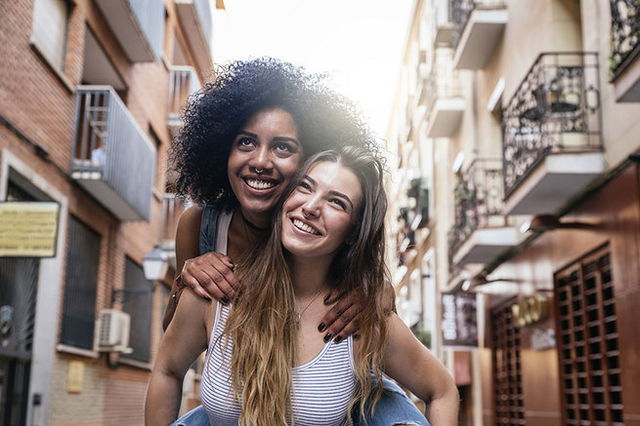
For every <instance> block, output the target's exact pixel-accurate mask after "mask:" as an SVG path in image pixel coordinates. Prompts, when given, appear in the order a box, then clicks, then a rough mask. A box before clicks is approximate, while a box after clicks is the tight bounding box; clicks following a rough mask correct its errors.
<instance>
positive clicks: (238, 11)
mask: <svg viewBox="0 0 640 426" xmlns="http://www.w3.org/2000/svg"><path fill="white" fill-rule="evenodd" d="M412 2H413V0H386V1H383V0H269V1H267V0H225V6H226V10H225V11H221V12H216V13H215V15H214V18H213V19H214V22H213V27H214V43H213V55H214V61H215V62H216V63H226V62H229V61H231V60H234V59H246V58H249V57H258V56H264V55H267V56H273V57H277V58H280V59H283V60H286V61H289V62H291V63H293V64H296V65H302V66H304V67H305V68H306V69H307V70H309V71H311V72H322V73H328V74H329V75H331V77H332V84H333V87H334V88H335V89H336V90H338V91H339V92H341V93H342V94H344V95H346V96H348V97H350V98H351V99H353V100H355V101H356V102H357V103H358V104H359V106H360V108H361V109H362V112H363V114H364V116H365V118H367V120H368V121H369V123H370V125H371V127H372V128H373V129H374V130H375V131H376V132H377V133H378V135H379V136H381V137H384V136H385V134H386V130H387V129H386V128H387V122H388V120H389V113H390V107H391V102H392V96H393V92H394V90H395V86H396V81H397V76H398V72H399V69H400V63H401V54H402V50H403V46H404V42H405V39H406V34H407V26H408V23H409V13H410V9H411V5H412Z"/></svg>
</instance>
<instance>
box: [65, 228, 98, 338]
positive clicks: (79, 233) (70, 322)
mask: <svg viewBox="0 0 640 426" xmlns="http://www.w3.org/2000/svg"><path fill="white" fill-rule="evenodd" d="M67 245H68V248H67V268H66V278H65V279H66V281H65V288H64V302H63V303H64V305H63V310H62V331H61V333H60V343H64V344H67V345H72V346H77V347H80V348H84V349H93V331H94V330H93V329H94V322H95V317H96V312H95V311H96V287H97V284H98V263H99V260H100V235H99V234H98V233H97V232H95V231H94V230H92V229H91V228H89V227H88V226H87V225H85V224H83V223H82V222H80V221H79V220H78V219H76V218H75V217H73V216H71V217H70V221H69V237H68V243H67Z"/></svg>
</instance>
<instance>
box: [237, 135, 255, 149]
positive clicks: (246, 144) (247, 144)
mask: <svg viewBox="0 0 640 426" xmlns="http://www.w3.org/2000/svg"><path fill="white" fill-rule="evenodd" d="M236 145H238V148H245V149H246V148H253V147H254V146H255V142H254V141H253V139H251V138H248V137H246V136H243V137H241V138H239V139H238V140H237V141H236Z"/></svg>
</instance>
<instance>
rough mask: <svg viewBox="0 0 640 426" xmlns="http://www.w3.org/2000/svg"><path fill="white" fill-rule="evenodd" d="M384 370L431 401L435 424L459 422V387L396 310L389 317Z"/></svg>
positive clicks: (437, 425)
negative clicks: (395, 312)
mask: <svg viewBox="0 0 640 426" xmlns="http://www.w3.org/2000/svg"><path fill="white" fill-rule="evenodd" d="M387 324H388V327H389V340H388V344H387V346H386V349H385V354H384V371H385V373H387V374H388V375H389V376H391V377H392V378H393V379H395V380H396V381H398V382H399V383H400V384H402V386H404V387H406V388H408V389H409V390H410V391H411V392H413V393H414V394H415V395H416V396H417V397H418V398H420V399H422V400H423V401H424V402H425V403H426V404H427V405H428V407H429V408H428V413H429V415H428V417H429V421H430V422H431V424H432V425H433V426H441V425H447V426H448V425H451V426H454V425H457V424H458V405H459V396H458V389H457V388H456V385H455V382H454V380H453V377H451V374H449V372H448V371H447V370H446V368H445V367H444V366H443V365H442V363H440V361H439V360H438V359H437V358H436V357H434V356H433V355H432V354H431V352H430V351H429V350H428V349H427V348H426V347H424V346H423V345H422V344H421V343H420V342H419V341H418V339H416V338H415V336H414V335H413V333H411V330H409V328H408V327H407V326H406V325H405V324H404V322H402V320H401V319H400V318H399V317H398V315H396V314H391V315H390V316H389V319H388V320H387Z"/></svg>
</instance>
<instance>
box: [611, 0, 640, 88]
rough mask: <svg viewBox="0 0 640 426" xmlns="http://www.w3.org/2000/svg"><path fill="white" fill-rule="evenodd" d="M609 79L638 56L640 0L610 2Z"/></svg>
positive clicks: (639, 44) (639, 48)
mask: <svg viewBox="0 0 640 426" xmlns="http://www.w3.org/2000/svg"><path fill="white" fill-rule="evenodd" d="M610 4H611V61H610V70H609V71H610V72H611V77H612V78H614V79H615V78H616V77H617V76H618V75H619V74H620V73H621V72H622V70H623V69H625V68H626V65H627V64H628V63H630V62H631V61H632V60H633V59H634V58H636V57H638V56H639V55H640V0H610Z"/></svg>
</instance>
